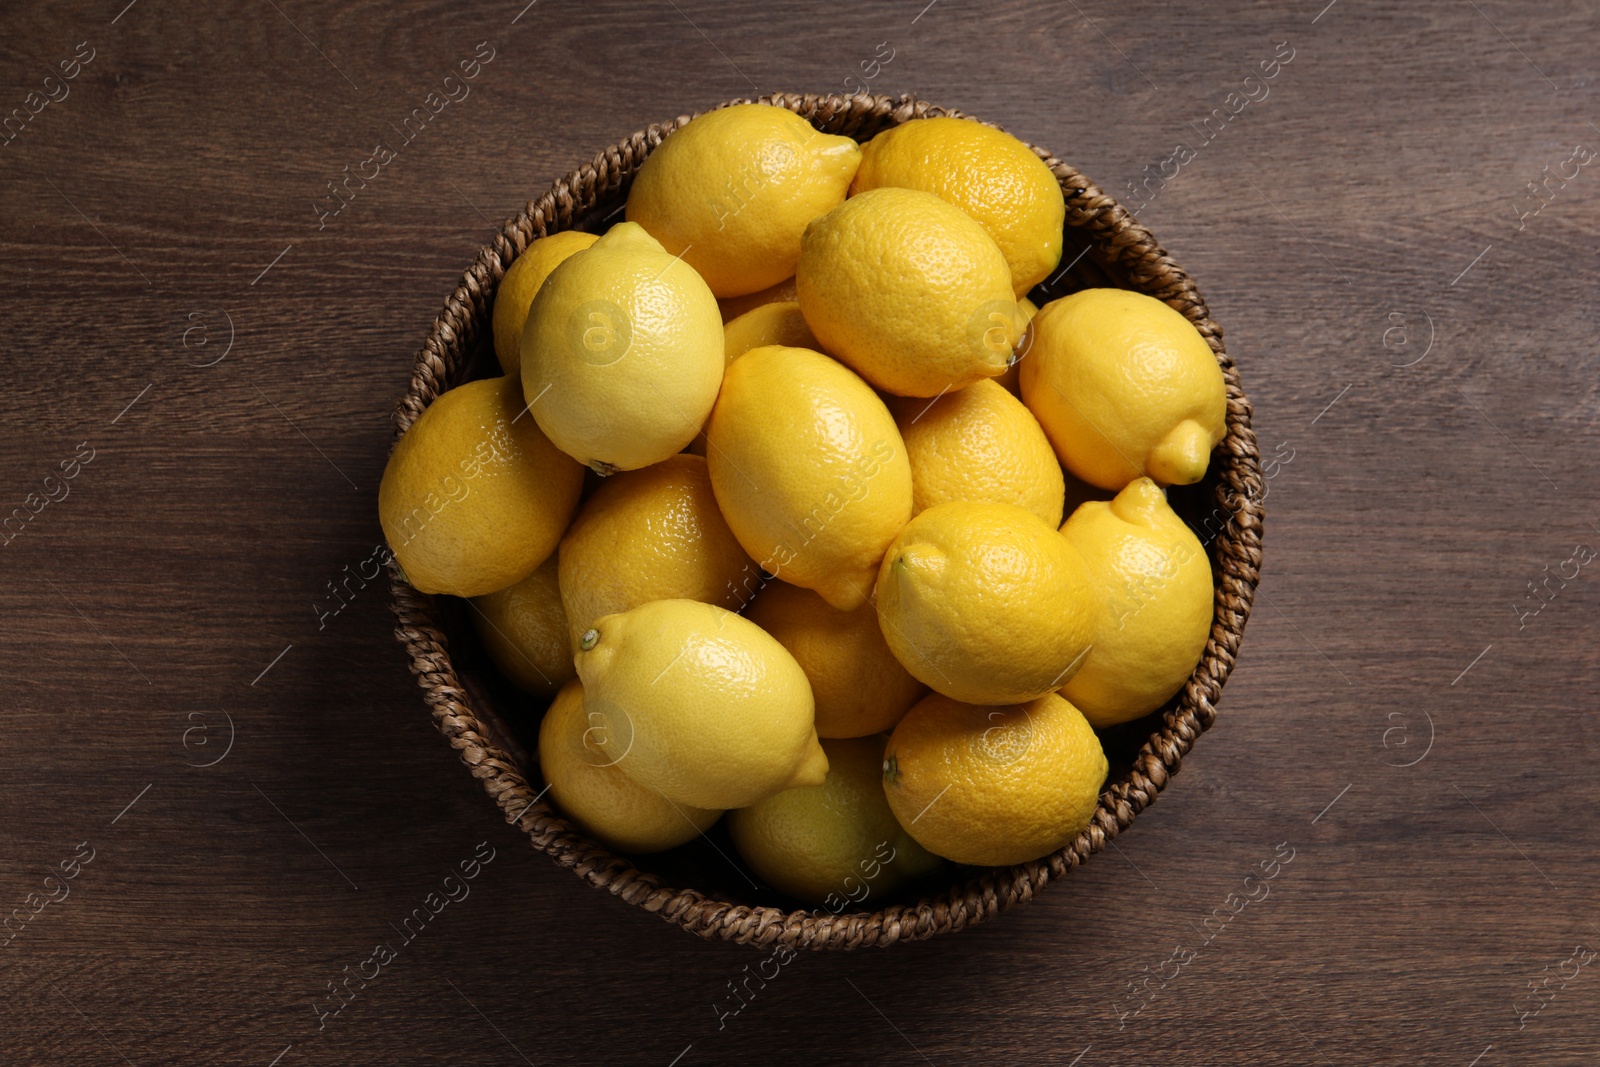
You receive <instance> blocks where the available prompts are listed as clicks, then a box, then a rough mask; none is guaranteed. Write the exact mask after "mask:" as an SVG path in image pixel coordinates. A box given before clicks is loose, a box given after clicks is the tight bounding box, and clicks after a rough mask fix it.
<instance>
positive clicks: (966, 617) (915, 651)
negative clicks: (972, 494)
mask: <svg viewBox="0 0 1600 1067" xmlns="http://www.w3.org/2000/svg"><path fill="white" fill-rule="evenodd" d="M878 612H879V616H880V619H881V623H882V626H883V636H884V639H885V640H887V641H888V642H889V648H890V649H891V650H892V651H893V652H894V654H895V658H896V659H898V660H899V661H900V662H901V663H903V664H905V667H906V670H908V671H910V672H911V673H912V674H913V675H914V676H915V677H916V678H918V679H919V680H920V681H922V682H923V684H925V685H927V686H929V687H930V688H932V689H934V690H935V691H937V692H940V693H943V694H944V695H946V696H948V697H952V698H954V699H956V700H964V701H967V702H968V703H972V704H1014V703H1019V702H1021V701H1025V700H1032V699H1033V698H1034V697H1037V696H1041V695H1043V694H1045V693H1048V692H1050V691H1051V690H1053V689H1057V688H1059V687H1060V686H1062V685H1063V684H1064V683H1065V682H1066V680H1067V679H1068V678H1070V677H1072V672H1073V671H1075V670H1077V669H1078V666H1079V665H1080V664H1081V663H1082V662H1083V659H1084V656H1085V654H1086V653H1087V652H1088V651H1089V644H1090V642H1091V641H1092V640H1093V638H1094V633H1095V630H1096V627H1097V625H1098V623H1099V604H1098V603H1097V602H1096V600H1095V598H1094V593H1093V590H1092V589H1091V587H1090V585H1089V576H1088V574H1087V573H1086V572H1085V571H1084V566H1083V560H1082V559H1080V558H1079V557H1078V553H1077V550H1076V549H1074V548H1073V547H1072V546H1071V545H1069V544H1068V543H1067V541H1066V539H1065V538H1064V537H1062V536H1061V535H1060V534H1059V533H1057V532H1056V529H1055V527H1053V526H1050V525H1048V524H1047V523H1045V522H1044V521H1042V520H1041V519H1040V518H1039V517H1038V516H1037V515H1035V514H1033V513H1032V512H1029V511H1024V510H1023V509H1022V508H1019V507H1017V506H1016V505H1015V504H995V503H990V502H987V501H975V500H958V501H952V502H951V503H948V504H937V505H935V506H933V507H931V508H929V509H928V510H927V511H924V512H923V513H922V514H921V515H918V516H917V517H916V518H914V519H912V520H911V521H910V522H908V523H907V524H906V526H905V529H903V530H901V531H900V534H899V536H898V537H896V538H895V539H894V543H893V544H891V545H890V546H889V550H888V551H887V552H886V553H885V554H884V557H883V566H882V568H881V569H880V570H879V572H878Z"/></svg>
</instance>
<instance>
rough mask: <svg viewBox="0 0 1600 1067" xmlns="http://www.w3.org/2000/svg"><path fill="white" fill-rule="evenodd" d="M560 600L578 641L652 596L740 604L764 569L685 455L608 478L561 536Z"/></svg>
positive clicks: (697, 462)
mask: <svg viewBox="0 0 1600 1067" xmlns="http://www.w3.org/2000/svg"><path fill="white" fill-rule="evenodd" d="M558 556H559V558H560V560H561V603H562V605H563V607H564V608H565V609H566V616H567V621H568V627H567V629H568V633H569V634H570V636H571V640H572V647H573V648H577V646H578V638H580V637H582V636H583V632H584V631H585V630H587V629H588V628H589V627H590V626H592V625H594V621H595V620H596V619H598V618H600V617H601V616H602V615H614V614H616V613H617V612H620V611H628V610H629V609H631V608H636V607H638V606H639V605H641V604H647V603H649V602H650V601H652V600H703V601H705V602H706V603H708V604H720V605H722V606H723V607H725V608H729V609H731V610H733V611H737V610H739V609H740V608H741V607H743V606H744V602H745V600H747V599H748V594H747V592H746V580H747V579H751V578H756V577H758V576H757V575H756V574H755V565H754V564H752V563H751V562H750V557H748V556H746V555H745V554H744V549H742V548H740V547H739V542H738V541H737V540H735V539H734V536H733V531H732V530H730V529H728V524H727V523H726V522H724V521H723V519H722V512H720V511H718V510H717V500H716V497H715V496H713V495H712V493H711V476H710V475H709V474H708V473H707V472H706V461H705V460H704V459H701V458H700V457H699V456H691V455H687V454H684V455H677V456H672V457H670V458H668V459H664V460H662V461H661V462H660V463H656V464H653V465H652V466H649V467H645V468H644V469H643V470H636V471H624V472H622V473H621V474H614V475H612V476H611V477H609V478H607V479H605V481H603V482H602V483H601V485H600V488H599V489H596V490H595V492H594V495H593V496H591V497H590V498H589V499H588V500H585V501H584V502H583V506H582V507H581V508H579V509H578V517H577V518H575V519H573V520H572V526H571V527H569V528H568V530H567V535H566V536H565V537H564V538H562V539H561V551H560V552H559V553H558Z"/></svg>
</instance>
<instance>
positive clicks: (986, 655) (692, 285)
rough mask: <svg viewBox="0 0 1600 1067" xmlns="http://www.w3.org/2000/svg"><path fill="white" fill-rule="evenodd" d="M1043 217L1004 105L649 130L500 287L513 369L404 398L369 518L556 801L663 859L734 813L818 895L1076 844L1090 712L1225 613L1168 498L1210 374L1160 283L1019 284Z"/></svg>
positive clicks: (1165, 669) (1139, 685) (1093, 766)
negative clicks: (646, 151) (821, 127)
mask: <svg viewBox="0 0 1600 1067" xmlns="http://www.w3.org/2000/svg"><path fill="white" fill-rule="evenodd" d="M1064 218H1065V204H1064V201H1063V198H1062V194H1061V190H1060V187H1059V185H1058V183H1057V182H1056V180H1055V178H1054V177H1053V175H1052V174H1051V172H1050V171H1049V169H1048V168H1047V167H1046V166H1045V165H1044V163H1043V162H1042V161H1041V160H1040V159H1039V157H1038V156H1037V155H1036V154H1035V153H1034V152H1033V151H1032V150H1031V149H1029V148H1027V147H1026V146H1025V145H1023V144H1022V143H1021V142H1019V141H1017V140H1016V139H1014V138H1012V137H1010V136H1008V135H1006V134H1004V133H1001V132H1000V131H997V130H995V129H993V128H991V127H987V126H984V125H981V124H979V123H977V122H973V121H968V120H965V119H957V118H949V117H938V118H925V119H915V120H912V121H909V122H906V123H904V124H903V125H900V126H897V127H894V128H892V129H890V130H887V131H886V132H884V133H881V134H879V135H878V136H876V137H874V138H873V139H872V140H870V141H869V142H867V143H866V144H864V145H859V144H857V143H856V142H855V141H854V140H852V139H850V138H847V137H838V136H831V135H828V134H824V133H821V132H819V131H817V130H816V129H814V128H813V127H812V126H811V125H810V124H808V123H807V122H805V121H804V120H802V119H800V118H799V117H797V116H796V115H794V114H793V113H791V112H789V111H786V110H783V109H781V108H776V107H770V106H766V105H759V104H746V105H738V106H733V107H728V108H724V109H720V110H717V111H713V112H710V113H708V114H705V115H702V116H700V117H698V118H696V119H694V120H693V121H691V122H689V123H688V124H687V125H686V126H684V127H683V128H681V129H680V130H678V131H677V132H675V133H673V134H672V135H671V136H670V137H668V138H666V139H665V140H664V141H663V142H662V144H661V145H660V147H659V148H658V149H657V150H656V151H655V152H654V153H653V154H652V155H651V156H650V157H649V158H648V160H647V161H646V162H645V163H644V165H643V166H642V167H641V168H640V170H639V172H638V174H637V176H636V177H635V179H634V182H633V185H632V188H631V190H630V193H629V196H628V201H627V214H626V220H625V221H623V222H619V223H617V224H616V225H614V226H612V227H611V228H610V229H609V230H608V231H607V232H606V233H604V234H603V235H600V236H598V237H597V236H595V235H593V234H588V233H577V232H568V233H558V234H553V235H551V236H549V237H544V238H541V239H539V240H537V241H535V242H533V243H532V244H531V245H530V246H529V247H528V249H527V250H526V252H524V253H523V254H522V255H521V257H519V258H518V259H517V260H516V262H515V263H514V264H513V265H512V266H511V268H510V269H509V270H508V271H507V272H506V275H505V278H504V280H503V281H502V282H501V285H500V288H499V291H498V294H497V296H496V299H495V305H494V315H493V324H492V325H493V335H494V338H493V339H494V350H495V354H496V356H497V357H498V359H499V361H500V364H501V368H502V370H503V371H504V375H503V376H502V377H497V378H491V379H488V380H483V381H474V382H471V383H468V384H466V385H462V386H460V387H458V388H455V389H452V390H451V391H449V392H448V393H446V394H444V395H443V396H441V397H440V398H439V399H438V400H437V401H435V402H434V403H433V404H432V405H431V406H430V407H429V408H428V409H427V410H426V411H425V412H424V413H423V415H422V416H421V417H420V418H419V419H418V420H417V421H416V423H415V424H414V425H413V426H412V427H411V429H410V431H409V432H408V433H406V434H405V436H404V437H402V438H401V440H400V442H399V444H398V446H397V447H396V449H395V451H394V453H393V455H392V457H391V459H390V461H389V465H388V468H387V470H386V471H385V472H384V478H383V485H382V488H381V490H380V493H379V512H380V517H381V519H382V522H383V527H384V532H385V535H386V536H387V538H388V540H389V544H390V546H391V547H392V549H393V550H394V553H395V556H396V559H397V560H398V562H399V564H400V566H401V567H402V568H403V570H404V572H405V574H406V576H407V578H408V580H409V581H410V582H411V584H412V585H414V586H415V587H416V588H417V589H419V590H422V591H424V592H429V593H444V594H453V595H455V596H459V597H463V598H469V599H470V601H471V604H472V608H473V615H474V618H475V620H476V622H477V624H478V630H479V632H480V634H481V635H482V639H483V641H484V643H485V645H486V646H487V648H488V651H489V652H490V654H491V655H492V656H493V658H494V659H495V661H496V662H497V663H498V664H499V666H500V668H501V669H502V670H503V671H504V673H505V674H506V675H507V676H508V677H509V678H510V679H511V680H512V681H514V682H516V683H517V684H518V685H520V686H521V687H522V688H524V689H526V690H527V691H529V692H530V693H533V694H535V695H536V696H538V697H539V698H541V700H549V701H550V703H549V707H548V710H547V711H546V713H545V715H544V719H543V722H542V724H541V726H540V729H539V761H540V767H541V770H542V772H543V774H544V776H545V779H546V780H547V782H548V785H549V793H550V796H551V797H552V798H553V799H554V801H555V803H556V804H557V805H558V806H559V807H560V808H561V809H562V810H563V811H564V812H565V814H566V815H567V816H568V817H570V818H571V820H572V821H573V822H575V823H576V824H578V825H579V826H581V827H582V828H583V829H584V830H586V831H587V832H588V833H590V834H591V835H592V836H594V837H595V838H596V839H598V840H600V841H603V842H605V843H607V844H608V845H610V846H612V847H614V848H616V849H619V850H622V851H627V852H649V851H654V850H660V849H665V848H671V847H673V846H676V845H679V844H682V843H684V842H686V841H688V840H690V839H692V838H694V837H695V836H696V835H698V834H701V833H703V832H704V831H705V830H706V829H707V828H708V827H710V826H711V825H712V824H713V823H714V822H715V821H716V820H717V819H718V818H720V817H721V816H722V815H723V814H724V813H727V814H728V822H729V831H730V833H731V836H732V838H733V841H734V842H735V844H736V845H737V847H738V849H739V851H740V853H741V855H742V856H743V858H744V860H745V861H746V863H747V864H748V865H749V867H750V868H751V869H752V870H753V871H754V872H756V874H757V875H759V876H760V877H761V878H763V879H765V880H766V881H768V882H769V883H770V884H772V885H774V886H776V887H778V888H780V889H782V890H784V891H786V892H788V893H790V894H792V895H794V896H796V897H798V898H801V899H804V900H808V901H813V902H821V903H823V904H825V905H826V906H830V907H834V908H835V910H837V908H838V907H839V906H842V904H843V903H844V902H848V901H860V900H863V899H865V898H866V897H867V896H868V895H872V894H884V893H888V892H891V891H892V890H893V889H894V888H895V887H896V886H897V885H898V884H900V883H901V882H903V881H904V880H905V879H907V878H911V877H916V876H919V875H923V874H926V873H927V872H929V871H930V870H933V869H935V868H936V867H938V866H939V864H940V862H941V858H942V859H943V860H950V861H954V862H957V863H965V864H975V865H1002V864H1010V863H1017V862H1022V861H1026V860H1031V859H1035V858H1037V857H1040V856H1043V855H1045V854H1047V853H1049V852H1051V851H1053V850H1055V849H1058V848H1060V847H1062V846H1064V845H1066V844H1068V843H1070V842H1071V841H1072V840H1073V839H1074V838H1075V837H1076V836H1077V835H1078V834H1080V833H1081V832H1082V831H1083V830H1084V828H1085V827H1086V826H1087V825H1088V823H1089V820H1090V818H1091V817H1092V815H1093V812H1094V810H1095V806H1096V802H1097V799H1098V794H1099V791H1100V788H1101V786H1102V785H1103V783H1104V781H1105V777H1106V774H1107V761H1106V757H1105V754H1104V752H1103V751H1102V748H1101V744H1100V741H1099V739H1098V737H1097V736H1096V733H1095V730H1096V729H1097V728H1104V727H1107V726H1111V725H1114V724H1117V723H1121V722H1127V721H1129V720H1132V719H1136V718H1138V717H1140V716H1143V715H1146V714H1149V713H1150V712H1152V711H1154V710H1155V709H1157V708H1159V707H1160V706H1161V705H1162V704H1164V703H1165V702H1166V701H1167V700H1168V699H1169V698H1171V697H1172V696H1173V695H1174V694H1175V693H1176V692H1177V691H1178V689H1179V688H1180V687H1181V686H1182V685H1183V684H1184V682H1185V681H1186V680H1187V679H1188V677H1189V675H1190V673H1191V672H1192V671H1193V669H1194V666H1195V663H1196V662H1197V661H1198V659H1199V657H1200V655H1201V652H1202V650H1203V648H1204V645H1205V642H1206V638H1207V635H1208V633H1209V630H1210V626H1211V619H1212V575H1211V567H1210V563H1209V562H1208V560H1207V558H1206V555H1205V552H1204V551H1203V549H1202V547H1201V545H1200V543H1199V541H1198V540H1197V539H1196V537H1195V535H1194V534H1193V533H1192V532H1191V531H1190V530H1189V528H1188V527H1187V526H1186V525H1185V524H1184V523H1183V522H1182V520H1180V519H1179V518H1178V516H1177V515H1176V514H1175V513H1174V512H1173V510H1172V509H1171V508H1170V507H1169V506H1168V504H1167V499H1166V494H1165V492H1164V490H1163V488H1162V487H1163V486H1166V485H1174V484H1187V483H1192V482H1195V481H1198V480H1199V479H1200V478H1201V477H1202V476H1203V475H1204V473H1205V470H1206V466H1207V463H1208V461H1209V457H1210V454H1211V451H1212V449H1213V448H1214V447H1215V446H1216V445H1217V444H1218V442H1220V441H1221V439H1222V437H1223V432H1224V426H1223V423H1224V413H1225V391H1224V384H1223V378H1222V374H1221V372H1220V370H1219V368H1218V366H1217V363H1216V360H1215V358H1214V357H1213V355H1212V352H1211V350H1210V348H1209V347H1208V346H1207V344H1206V342H1205V341H1204V340H1203V339H1202V338H1201V337H1200V335H1199V334H1198V333H1197V332H1196V331H1195V330H1194V328H1193V327H1192V326H1191V325H1190V324H1189V323H1188V322H1187V321H1186V320H1185V319H1184V318H1183V316H1182V315H1180V314H1179V313H1178V312H1177V311H1174V310H1173V309H1171V308H1169V307H1168V306H1166V305H1165V304H1163V303H1161V302H1159V301H1157V300H1154V299H1152V298H1150V297H1146V296H1142V295H1139V294H1136V293H1132V292H1126V291H1122V290H1112V289H1091V290H1085V291H1082V292H1078V293H1074V294H1073V295H1070V296H1067V297H1065V298H1062V299H1059V300H1055V301H1053V302H1050V303H1048V304H1046V305H1045V306H1044V307H1043V308H1041V309H1037V310H1036V309H1035V308H1034V306H1033V305H1032V304H1031V303H1030V302H1029V301H1028V299H1027V298H1026V294H1027V293H1028V292H1029V291H1030V290H1031V289H1033V287H1034V286H1036V285H1038V284H1039V283H1040V282H1041V281H1043V280H1044V279H1046V278H1047V277H1048V276H1049V275H1050V274H1051V272H1052V271H1054V270H1055V269H1056V268H1057V266H1058V264H1059V261H1060V259H1061V255H1062V244H1061V243H1062V232H1063V223H1064ZM1063 467H1065V472H1063ZM1069 500H1070V501H1071V502H1072V503H1073V504H1074V505H1075V506H1074V507H1073V508H1072V509H1071V511H1070V515H1069V513H1068V508H1067V504H1068V502H1069ZM1063 518H1065V519H1066V521H1065V522H1064V523H1063V521H1062V520H1063ZM835 902H838V903H837V904H836V903H835Z"/></svg>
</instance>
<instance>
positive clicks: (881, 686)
mask: <svg viewBox="0 0 1600 1067" xmlns="http://www.w3.org/2000/svg"><path fill="white" fill-rule="evenodd" d="M745 618H747V619H749V620H750V621H751V622H753V623H755V624H756V625H757V626H759V627H761V628H762V629H763V630H765V631H767V633H769V634H771V635H772V636H773V637H775V638H777V639H778V643H779V644H780V645H782V646H783V647H784V648H786V649H788V650H789V654H790V655H792V656H793V657H794V658H795V662H797V663H799V664H800V669H801V670H803V671H805V672H806V679H807V680H808V681H809V682H810V683H811V697H812V700H813V702H814V703H815V704H816V719H817V736H818V737H864V736H866V735H868V734H876V733H881V732H883V731H884V730H891V729H893V728H894V724H895V723H897V722H899V721H900V716H902V715H904V714H905V712H906V709H907V708H909V707H910V706H911V705H912V704H913V703H915V702H916V699H917V698H918V697H920V696H921V695H922V694H923V691H924V690H923V686H922V683H921V682H919V681H917V680H916V679H915V678H913V677H911V675H910V674H909V673H908V672H907V671H906V669H905V668H904V667H902V666H901V665H900V661H899V660H897V659H895V658H894V653H892V652H890V651H889V646H888V645H887V644H886V643H885V642H884V640H883V632H882V631H881V630H880V629H879V628H878V610H877V608H876V607H874V606H873V605H872V604H871V603H867V604H862V605H861V606H860V607H858V608H856V609H855V610H854V611H840V610H839V609H838V608H834V607H830V606H829V605H828V602H827V601H826V600H823V599H822V598H821V597H820V596H818V595H817V594H816V593H813V592H812V591H811V590H809V589H801V588H800V587H799V586H795V585H789V584H788V583H787V582H778V581H774V582H769V583H768V584H767V585H765V586H763V587H762V589H761V592H760V593H758V594H757V595H756V598H755V600H754V602H752V603H751V605H750V610H749V611H748V612H746V613H745Z"/></svg>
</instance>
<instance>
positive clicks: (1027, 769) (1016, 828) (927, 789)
mask: <svg viewBox="0 0 1600 1067" xmlns="http://www.w3.org/2000/svg"><path fill="white" fill-rule="evenodd" d="M1108 769H1109V764H1108V762H1107V760H1106V755H1105V751H1104V750H1103V749H1102V748H1101V747H1100V739H1099V738H1097V737H1096V736H1095V733H1094V730H1093V729H1092V728H1091V727H1090V726H1089V723H1088V721H1087V720H1086V719H1084V717H1083V715H1082V714H1081V713H1080V712H1079V711H1078V709H1077V708H1075V707H1073V706H1072V704H1071V703H1069V702H1068V701H1066V700H1064V699H1062V697H1061V696H1060V695H1059V694H1057V693H1046V694H1045V695H1043V696H1041V697H1038V698H1036V699H1034V700H1030V701H1028V702H1026V703H1023V704H1010V705H1004V706H999V707H990V706H980V705H975V704H963V703H961V702H960V701H956V700H951V699H950V698H949V697H946V696H941V695H939V694H938V693H931V694H929V695H928V696H926V697H924V698H923V699H922V700H920V701H919V702H918V703H917V704H916V706H915V707H913V708H912V709H911V710H910V711H908V712H906V717H905V718H904V719H901V720H900V725H899V726H897V727H895V731H894V735H893V736H892V737H890V738H889V745H888V748H887V749H886V750H885V752H884V760H883V791H884V793H885V794H886V795H887V796H888V798H889V807H890V808H891V809H893V811H894V814H895V817H896V818H898V819H899V820H900V824H901V825H902V826H904V827H905V828H906V829H907V830H908V831H910V833H911V836H912V837H914V838H916V840H917V842H918V843H919V844H921V845H922V847H923V848H925V849H927V850H928V851H929V852H932V853H933V854H934V855H937V856H943V857H944V858H945V859H948V860H953V861H955V862H956V863H970V864H974V865H976V866H980V867H1001V866H1005V865H1007V864H1012V863H1026V862H1027V861H1029V860H1034V859H1039V858H1040V857H1042V856H1047V855H1049V854H1050V853H1052V852H1055V851H1056V850H1057V849H1060V848H1064V847H1066V846H1067V845H1070V844H1071V843H1072V842H1073V841H1074V840H1075V839H1076V838H1077V837H1078V835H1079V834H1081V833H1083V831H1084V830H1085V829H1087V828H1088V826H1089V823H1090V822H1091V821H1092V820H1093V819H1094V813H1095V809H1096V807H1097V806H1098V804H1099V796H1100V787H1101V786H1102V785H1103V784H1104V783H1105V780H1106V771H1107V770H1108Z"/></svg>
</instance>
